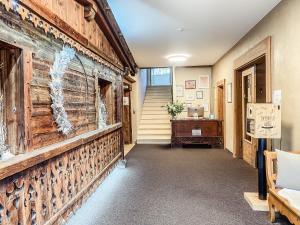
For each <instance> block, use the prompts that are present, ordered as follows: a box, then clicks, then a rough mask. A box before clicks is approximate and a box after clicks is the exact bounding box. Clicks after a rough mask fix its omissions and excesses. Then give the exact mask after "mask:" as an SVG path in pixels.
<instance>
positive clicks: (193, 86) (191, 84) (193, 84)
mask: <svg viewBox="0 0 300 225" xmlns="http://www.w3.org/2000/svg"><path fill="white" fill-rule="evenodd" d="M185 89H196V80H186V81H185Z"/></svg>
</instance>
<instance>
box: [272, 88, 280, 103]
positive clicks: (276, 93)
mask: <svg viewBox="0 0 300 225" xmlns="http://www.w3.org/2000/svg"><path fill="white" fill-rule="evenodd" d="M272 99H273V104H276V105H280V104H281V101H282V92H281V90H274V91H273V96H272Z"/></svg>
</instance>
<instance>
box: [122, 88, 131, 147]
mask: <svg viewBox="0 0 300 225" xmlns="http://www.w3.org/2000/svg"><path fill="white" fill-rule="evenodd" d="M123 87H124V97H123V134H124V143H125V144H132V123H131V122H132V119H131V94H130V93H131V90H132V88H131V85H130V84H127V83H124V86H123Z"/></svg>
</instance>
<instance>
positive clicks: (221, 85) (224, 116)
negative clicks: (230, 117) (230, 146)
mask: <svg viewBox="0 0 300 225" xmlns="http://www.w3.org/2000/svg"><path fill="white" fill-rule="evenodd" d="M220 87H223V139H224V149H226V91H227V90H226V79H222V80H219V81H217V82H216V89H215V94H216V98H215V99H216V101H215V112H216V113H217V112H218V111H219V110H218V101H219V99H218V97H219V96H218V95H217V88H220Z"/></svg>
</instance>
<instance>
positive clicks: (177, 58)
mask: <svg viewBox="0 0 300 225" xmlns="http://www.w3.org/2000/svg"><path fill="white" fill-rule="evenodd" d="M189 57H190V56H189V55H187V54H174V55H169V56H167V59H168V60H169V61H170V62H173V63H180V62H185V61H186V60H187V59H188V58H189Z"/></svg>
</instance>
